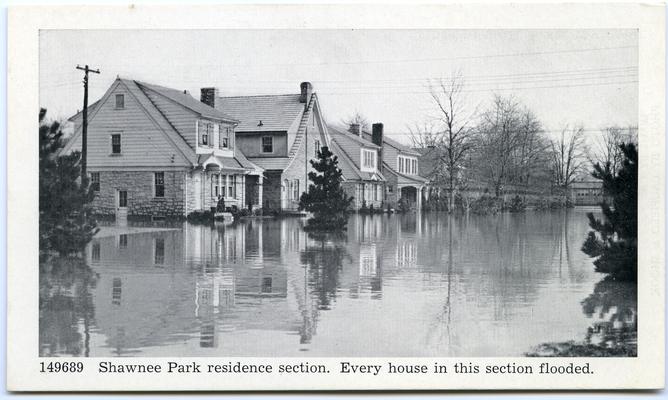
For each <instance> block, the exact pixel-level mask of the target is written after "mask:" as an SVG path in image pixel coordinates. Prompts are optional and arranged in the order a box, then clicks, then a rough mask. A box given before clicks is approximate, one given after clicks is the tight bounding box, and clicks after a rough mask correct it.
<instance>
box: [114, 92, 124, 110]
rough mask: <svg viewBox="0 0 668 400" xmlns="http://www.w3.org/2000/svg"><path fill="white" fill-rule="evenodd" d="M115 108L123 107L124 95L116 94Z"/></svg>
mask: <svg viewBox="0 0 668 400" xmlns="http://www.w3.org/2000/svg"><path fill="white" fill-rule="evenodd" d="M116 108H125V95H124V94H117V95H116Z"/></svg>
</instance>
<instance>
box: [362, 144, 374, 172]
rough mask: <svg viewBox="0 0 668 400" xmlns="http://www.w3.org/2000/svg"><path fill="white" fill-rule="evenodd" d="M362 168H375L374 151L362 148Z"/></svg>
mask: <svg viewBox="0 0 668 400" xmlns="http://www.w3.org/2000/svg"><path fill="white" fill-rule="evenodd" d="M362 168H363V169H365V170H375V169H376V152H375V151H373V150H366V149H362Z"/></svg>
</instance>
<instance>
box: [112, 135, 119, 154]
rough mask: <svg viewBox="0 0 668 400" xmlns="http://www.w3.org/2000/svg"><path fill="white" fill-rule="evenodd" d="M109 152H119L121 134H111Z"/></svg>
mask: <svg viewBox="0 0 668 400" xmlns="http://www.w3.org/2000/svg"><path fill="white" fill-rule="evenodd" d="M111 154H121V134H120V133H114V134H113V135H111Z"/></svg>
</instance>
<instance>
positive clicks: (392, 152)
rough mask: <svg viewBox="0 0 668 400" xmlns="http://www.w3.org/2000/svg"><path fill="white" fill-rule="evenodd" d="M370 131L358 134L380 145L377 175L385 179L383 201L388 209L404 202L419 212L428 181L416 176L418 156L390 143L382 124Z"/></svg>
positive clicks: (402, 146)
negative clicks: (381, 175) (379, 166)
mask: <svg viewBox="0 0 668 400" xmlns="http://www.w3.org/2000/svg"><path fill="white" fill-rule="evenodd" d="M373 128H374V129H372V132H371V133H369V132H366V131H362V132H361V137H362V138H363V139H365V140H368V141H371V142H373V143H374V144H376V145H378V146H380V153H381V158H382V160H383V163H382V167H381V169H380V172H381V173H382V174H383V176H384V177H385V179H386V181H387V183H386V188H387V192H386V195H385V200H386V201H387V203H389V204H390V206H391V207H398V204H399V201H403V202H405V204H407V205H408V206H409V207H411V208H414V209H416V210H421V209H422V199H423V198H425V197H428V193H427V192H426V186H427V182H428V180H427V179H425V178H423V177H421V176H420V175H419V168H420V167H419V160H418V158H419V157H420V153H418V152H416V151H415V150H413V149H411V148H410V147H408V146H405V145H403V144H401V143H399V142H397V141H395V140H392V139H390V138H388V137H386V135H385V134H384V133H383V124H374V125H373Z"/></svg>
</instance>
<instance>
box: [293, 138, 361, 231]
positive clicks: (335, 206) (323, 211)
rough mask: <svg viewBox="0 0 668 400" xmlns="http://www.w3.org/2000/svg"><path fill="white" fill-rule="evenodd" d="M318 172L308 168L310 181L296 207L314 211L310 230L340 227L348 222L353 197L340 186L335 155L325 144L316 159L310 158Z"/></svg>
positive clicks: (309, 224) (338, 169)
mask: <svg viewBox="0 0 668 400" xmlns="http://www.w3.org/2000/svg"><path fill="white" fill-rule="evenodd" d="M311 165H312V166H313V168H314V169H315V170H316V171H317V172H313V171H311V172H309V173H308V178H309V180H310V181H311V182H313V183H312V184H310V185H309V187H308V191H307V192H305V193H302V196H301V198H300V199H299V209H300V210H306V211H309V212H311V213H313V218H310V219H309V221H308V225H307V228H308V229H310V230H341V229H345V226H346V224H347V223H348V218H347V213H348V207H350V203H351V202H352V201H353V198H352V197H348V196H347V195H346V193H345V192H344V191H343V188H342V187H341V180H342V173H341V169H340V168H339V167H338V165H339V160H338V157H337V156H335V155H334V154H332V152H331V151H329V149H328V148H327V147H326V146H325V147H323V148H322V149H321V150H320V151H318V160H317V161H311Z"/></svg>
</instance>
